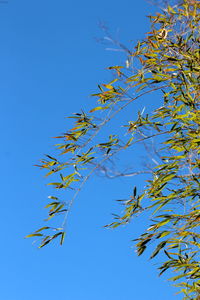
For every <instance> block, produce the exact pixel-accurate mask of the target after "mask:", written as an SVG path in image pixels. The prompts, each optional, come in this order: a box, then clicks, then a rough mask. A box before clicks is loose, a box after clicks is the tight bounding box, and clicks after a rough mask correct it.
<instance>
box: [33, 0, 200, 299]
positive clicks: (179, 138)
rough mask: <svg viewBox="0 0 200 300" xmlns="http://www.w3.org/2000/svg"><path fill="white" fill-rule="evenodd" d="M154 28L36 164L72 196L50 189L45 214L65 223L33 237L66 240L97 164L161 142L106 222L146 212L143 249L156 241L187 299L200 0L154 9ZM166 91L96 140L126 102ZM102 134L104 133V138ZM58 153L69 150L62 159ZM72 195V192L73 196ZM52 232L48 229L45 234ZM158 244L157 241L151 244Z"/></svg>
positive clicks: (194, 203)
mask: <svg viewBox="0 0 200 300" xmlns="http://www.w3.org/2000/svg"><path fill="white" fill-rule="evenodd" d="M149 18H150V22H151V32H148V34H147V37H146V38H145V39H144V40H143V41H141V42H138V43H137V45H136V47H135V48H134V51H128V59H127V61H126V66H113V67H110V68H109V69H110V70H111V71H112V72H114V73H115V78H114V80H113V81H112V82H109V83H107V84H101V85H99V92H98V93H96V94H95V95H93V96H95V97H97V98H98V100H97V101H98V104H97V106H96V107H94V108H93V109H92V110H91V111H90V112H88V113H85V112H83V111H82V112H80V113H75V114H73V115H72V116H71V117H70V118H72V119H74V121H75V125H74V126H73V128H72V129H71V130H69V131H68V132H66V133H64V134H62V135H61V136H58V137H56V138H58V139H59V141H60V143H59V144H57V145H56V147H57V148H58V149H59V151H60V154H61V156H59V158H54V157H52V156H49V155H46V158H45V159H43V160H41V164H40V165H39V166H40V167H41V168H43V169H47V171H48V173H47V174H46V176H49V175H52V174H55V173H57V174H59V178H60V179H59V180H57V181H56V182H51V183H49V185H52V186H53V187H54V188H55V189H56V190H60V189H64V190H65V189H67V190H68V192H69V194H70V197H71V198H70V201H69V202H63V201H61V200H60V199H59V198H58V197H55V196H49V198H50V199H51V202H50V203H49V204H48V205H47V206H46V208H48V209H49V217H48V220H49V219H51V218H52V217H54V216H56V215H60V214H61V213H62V214H64V221H63V224H62V226H61V228H51V227H47V226H45V227H42V228H40V229H39V230H37V231H35V233H33V234H32V235H29V236H39V237H41V238H42V241H41V244H40V247H43V246H45V245H46V244H48V243H49V242H51V241H52V240H53V239H55V238H57V237H60V243H61V244H62V243H63V240H64V235H65V224H66V220H67V216H68V213H69V211H70V209H71V206H72V204H73V201H74V199H75V198H76V197H77V195H78V193H79V191H80V190H81V188H82V187H83V185H84V184H85V182H86V181H87V180H88V179H89V178H90V176H91V175H92V174H93V173H94V171H95V170H98V169H101V168H104V170H106V166H105V163H106V162H107V161H109V160H110V159H112V157H113V156H114V155H116V154H117V153H119V152H120V151H122V150H124V151H127V149H131V148H133V147H134V145H135V144H138V143H140V142H144V141H148V140H151V139H152V138H153V139H154V140H155V141H156V143H157V144H158V145H159V146H158V147H157V153H159V163H158V164H157V165H156V166H155V167H153V168H152V169H151V175H149V178H148V180H147V184H146V186H145V188H144V190H143V191H142V192H141V193H139V194H138V193H137V189H136V187H135V188H134V191H133V195H131V196H130V199H129V200H126V201H124V202H123V204H124V214H123V215H121V216H118V215H116V216H115V219H114V221H113V222H112V223H111V224H109V225H107V226H109V227H113V228H115V227H117V226H119V225H122V224H127V223H128V222H130V220H131V219H132V218H133V217H134V216H138V215H139V217H141V215H143V213H148V214H149V216H150V219H151V222H152V225H151V226H150V227H149V228H147V230H146V231H145V232H144V233H143V234H141V236H139V237H138V238H137V239H136V241H137V244H136V247H137V253H138V255H141V254H142V253H143V252H144V251H145V250H146V249H147V248H148V247H150V249H152V244H153V242H154V244H155V246H154V247H155V248H154V249H153V251H152V254H151V258H154V257H155V256H157V255H158V254H161V253H162V254H161V256H160V257H161V258H162V259H164V262H163V263H162V264H161V265H160V266H159V270H160V274H162V273H163V272H165V271H166V270H171V271H173V272H175V273H176V274H175V275H176V276H173V277H172V278H171V280H172V281H175V282H176V284H177V286H179V287H180V291H181V292H182V293H183V294H184V298H183V299H198V295H199V293H200V265H199V248H200V241H199V239H200V233H199V220H200V202H199V196H200V192H199V190H200V189H199V187H200V180H199V178H200V171H199V168H200V159H199V154H200V147H199V145H200V126H199V125H200V110H199V106H200V105H199V96H200V64H199V62H200V35H199V32H200V26H199V22H200V3H199V1H195V0H192V1H183V2H182V3H181V4H179V5H176V6H168V7H167V8H166V9H163V10H162V11H161V12H160V13H157V14H156V15H155V16H150V17H149ZM156 91H160V92H161V93H162V97H161V98H162V99H161V100H160V103H158V107H157V108H156V109H155V111H153V113H152V114H150V115H148V114H147V115H144V113H141V112H138V118H137V119H136V120H133V121H130V122H129V123H128V124H124V127H123V130H124V132H123V133H121V131H122V130H121V129H119V128H112V130H115V132H120V134H113V135H112V134H110V136H109V137H108V138H107V139H106V140H105V141H103V142H102V141H99V140H100V138H99V140H98V133H99V132H101V130H102V128H103V127H104V126H106V125H107V124H109V123H110V121H111V120H112V119H113V118H114V117H115V116H116V115H117V114H120V113H123V111H124V109H125V108H126V107H128V106H130V105H134V102H135V101H136V100H138V99H142V97H143V96H144V95H146V94H149V93H157V92H156ZM101 139H102V137H101ZM60 157H64V159H63V160H64V162H63V161H62V159H61V158H60ZM71 194H72V195H71ZM45 232H49V234H47V235H46V234H45ZM154 244H153V245H154Z"/></svg>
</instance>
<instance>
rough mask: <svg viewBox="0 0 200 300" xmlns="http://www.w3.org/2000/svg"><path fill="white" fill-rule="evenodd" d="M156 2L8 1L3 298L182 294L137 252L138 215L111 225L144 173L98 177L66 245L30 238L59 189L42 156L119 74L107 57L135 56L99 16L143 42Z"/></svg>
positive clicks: (4, 8)
mask: <svg viewBox="0 0 200 300" xmlns="http://www.w3.org/2000/svg"><path fill="white" fill-rule="evenodd" d="M154 10H155V8H153V7H151V6H150V5H149V4H148V3H147V2H146V1H144V0H141V1H134V0H132V1H129V0H124V1H123V2H121V1H114V0H110V1H106V0H101V1H99V2H97V1H91V0H85V1H74V2H73V1H67V0H65V1H64V0H60V1H52V0H48V1H47V0H40V1H39V0H34V1H31V0H30V1H25V0H17V1H14V0H9V1H8V3H0V40H1V47H0V66H1V67H0V94H1V95H0V96H1V109H0V128H1V142H2V146H1V148H0V152H1V153H0V160H1V212H0V214H1V217H0V224H1V249H0V254H1V255H0V256H1V274H0V282H1V289H0V299H2V300H27V299H29V300H33V299H34V300H35V299H37V300H41V299H48V300H53V299H59V300H64V299H70V300H124V299H133V300H136V299H137V300H147V299H148V300H161V299H162V300H169V299H172V298H173V299H180V298H179V297H180V296H174V295H175V292H176V290H175V289H174V288H172V287H170V285H169V283H168V282H167V281H166V279H165V277H163V278H159V277H158V276H157V271H156V266H155V265H153V264H154V263H153V262H151V261H149V260H148V256H146V255H144V256H142V257H139V258H138V257H137V256H136V255H135V253H134V248H133V244H132V242H131V239H133V238H134V237H135V235H136V234H137V232H139V230H140V228H141V227H140V226H141V224H140V222H139V221H138V220H137V221H135V222H133V223H132V224H130V226H128V227H125V228H120V229H118V230H105V229H104V228H103V225H105V224H107V223H109V222H110V221H111V213H112V212H114V210H115V206H116V203H115V199H118V198H119V191H121V194H120V197H121V196H122V197H123V196H124V197H126V196H127V195H129V194H130V190H128V189H127V190H126V188H128V187H129V185H130V183H131V184H132V185H135V184H137V183H138V184H139V182H137V181H136V179H130V180H132V181H129V182H128V183H127V182H126V181H125V180H123V179H119V180H118V181H117V182H114V181H108V180H106V179H105V178H98V177H95V178H92V179H91V181H90V182H89V183H88V184H87V185H86V186H85V188H84V190H83V191H82V192H81V194H80V196H79V198H78V199H77V201H76V202H75V204H74V207H73V211H72V213H71V215H70V220H69V224H68V233H67V238H66V240H65V243H64V245H63V246H62V247H60V246H59V245H57V243H55V244H52V245H51V246H50V247H45V248H43V249H41V250H38V249H37V248H36V246H35V245H32V240H30V239H24V236H25V235H27V234H28V233H30V232H32V231H33V230H35V229H36V228H38V227H39V226H42V225H43V222H42V220H43V219H44V218H45V217H46V214H45V210H44V209H43V207H44V205H45V204H46V201H47V196H48V195H49V190H48V187H47V186H46V185H45V183H46V181H45V180H44V178H43V173H42V172H41V171H40V170H39V169H38V168H36V167H34V166H33V165H34V164H36V163H37V162H38V160H39V159H40V158H42V157H43V155H44V153H49V154H50V153H52V152H53V144H54V142H55V140H53V139H51V137H52V136H56V135H59V134H60V133H61V132H63V131H65V130H66V129H67V128H68V120H67V119H66V118H65V117H66V116H68V115H70V114H71V113H73V112H78V111H80V109H81V108H83V109H87V107H91V106H93V105H92V103H93V102H92V101H94V99H91V97H90V94H92V93H94V92H96V91H97V84H99V83H102V82H107V81H108V80H110V79H111V74H110V73H109V72H108V71H107V70H106V67H108V66H111V65H116V64H120V63H122V62H123V60H124V59H125V56H124V55H123V53H121V52H112V51H107V50H105V48H106V46H105V45H102V43H99V42H98V39H99V38H101V37H102V36H103V33H102V31H101V30H100V28H99V25H98V24H99V22H105V24H106V25H107V26H108V27H109V28H110V31H111V33H112V35H113V36H114V37H115V38H118V39H119V40H120V41H122V42H123V43H126V44H128V45H133V44H134V43H136V42H137V40H138V39H140V38H143V36H144V33H145V32H146V31H148V30H149V28H148V25H149V22H148V19H147V18H146V15H148V14H150V13H151V12H153V11H154ZM152 100H154V101H156V100H155V99H152ZM116 184H117V186H118V189H116ZM122 191H123V192H122Z"/></svg>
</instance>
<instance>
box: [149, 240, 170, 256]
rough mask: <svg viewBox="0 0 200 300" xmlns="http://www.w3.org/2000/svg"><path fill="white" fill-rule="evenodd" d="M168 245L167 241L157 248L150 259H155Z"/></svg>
mask: <svg viewBox="0 0 200 300" xmlns="http://www.w3.org/2000/svg"><path fill="white" fill-rule="evenodd" d="M166 244H167V241H163V242H161V243H160V244H158V246H157V247H156V249H155V250H154V252H153V253H152V255H151V256H150V259H152V258H154V257H155V256H156V255H157V254H158V253H159V252H160V250H161V249H162V248H164V247H165V245H166Z"/></svg>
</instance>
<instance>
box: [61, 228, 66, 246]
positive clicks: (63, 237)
mask: <svg viewBox="0 0 200 300" xmlns="http://www.w3.org/2000/svg"><path fill="white" fill-rule="evenodd" d="M65 236H66V232H65V231H63V232H62V236H61V239H60V244H61V245H62V244H63V242H64V239H65Z"/></svg>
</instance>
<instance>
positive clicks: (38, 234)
mask: <svg viewBox="0 0 200 300" xmlns="http://www.w3.org/2000/svg"><path fill="white" fill-rule="evenodd" d="M33 236H43V234H41V233H32V234H28V235H26V236H25V238H30V237H33Z"/></svg>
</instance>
